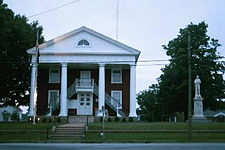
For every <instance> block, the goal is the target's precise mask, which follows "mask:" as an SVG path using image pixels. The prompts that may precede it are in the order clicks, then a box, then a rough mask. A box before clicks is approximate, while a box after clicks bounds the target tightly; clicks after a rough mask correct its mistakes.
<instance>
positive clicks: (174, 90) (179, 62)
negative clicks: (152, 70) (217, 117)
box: [159, 22, 225, 115]
mask: <svg viewBox="0 0 225 150" xmlns="http://www.w3.org/2000/svg"><path fill="white" fill-rule="evenodd" d="M207 27H208V26H207V24H206V23H205V22H201V23H199V24H193V23H191V24H189V25H188V26H187V27H186V28H184V29H180V32H179V35H178V36H177V37H176V38H175V39H173V40H171V41H169V43H168V44H167V45H166V46H165V45H164V46H163V48H164V49H165V50H166V54H167V55H168V56H170V57H171V60H170V64H169V65H167V66H165V68H163V69H162V72H163V73H162V75H161V76H160V77H159V89H160V90H159V97H160V100H159V103H160V104H162V105H163V108H164V111H163V112H164V113H165V114H169V115H172V114H174V113H175V112H185V114H187V104H188V102H187V97H188V69H187V68H188V34H189V33H190V36H191V62H192V63H191V65H192V98H193V97H194V84H193V81H194V79H195V78H196V75H199V76H200V79H201V81H202V84H201V95H202V97H203V98H204V100H203V104H204V109H211V110H216V109H220V106H222V105H221V104H220V102H218V99H220V98H224V97H225V96H224V90H225V82H224V80H223V74H224V72H225V64H224V62H222V61H220V59H221V58H222V56H220V55H219V54H218V53H217V48H218V47H219V46H220V44H219V43H218V40H216V39H214V38H210V37H209V36H208V35H207Z"/></svg>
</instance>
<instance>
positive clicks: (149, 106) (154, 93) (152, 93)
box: [137, 84, 161, 121]
mask: <svg viewBox="0 0 225 150" xmlns="http://www.w3.org/2000/svg"><path fill="white" fill-rule="evenodd" d="M158 93H159V87H158V85H157V84H152V85H151V86H149V89H148V90H144V91H141V92H140V93H138V95H137V102H138V104H139V105H140V114H144V115H145V118H144V119H146V120H147V121H156V120H157V121H159V120H160V119H161V112H160V110H161V107H160V105H159V103H158V100H159V97H158Z"/></svg>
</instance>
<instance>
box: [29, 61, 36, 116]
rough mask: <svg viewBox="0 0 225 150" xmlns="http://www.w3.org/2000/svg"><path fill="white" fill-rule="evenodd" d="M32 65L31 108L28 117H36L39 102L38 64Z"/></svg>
mask: <svg viewBox="0 0 225 150" xmlns="http://www.w3.org/2000/svg"><path fill="white" fill-rule="evenodd" d="M31 65H32V66H31V67H32V68H31V87H30V107H29V114H28V116H33V115H34V113H35V110H34V109H35V105H36V101H37V88H36V87H37V74H36V72H37V63H32V64H31Z"/></svg>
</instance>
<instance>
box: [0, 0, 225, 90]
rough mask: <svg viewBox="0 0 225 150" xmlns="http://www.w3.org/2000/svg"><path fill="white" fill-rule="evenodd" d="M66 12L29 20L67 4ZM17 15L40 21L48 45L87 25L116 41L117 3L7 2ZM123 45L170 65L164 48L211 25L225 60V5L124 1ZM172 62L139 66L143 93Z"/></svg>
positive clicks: (219, 1)
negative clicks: (189, 30) (191, 27)
mask: <svg viewBox="0 0 225 150" xmlns="http://www.w3.org/2000/svg"><path fill="white" fill-rule="evenodd" d="M72 1H73V2H74V3H71V4H70V5H67V6H65V7H62V8H60V9H56V10H54V11H50V12H48V13H44V14H41V15H38V16H34V17H29V16H32V15H35V14H38V13H41V12H44V11H47V10H50V9H53V8H56V7H59V6H62V5H64V4H67V3H70V2H72ZM3 2H4V3H6V4H8V7H9V8H10V9H12V10H13V11H14V12H15V14H20V15H25V16H26V17H29V22H33V21H35V20H38V22H39V24H40V25H41V26H42V27H43V28H44V31H43V35H44V37H45V40H46V41H48V40H50V39H53V38H55V37H57V36H59V35H62V34H64V33H67V32H69V31H71V30H74V29H76V28H79V27H81V26H86V27H88V28H91V29H93V30H95V31H97V32H99V33H101V34H104V35H106V36H109V37H111V38H113V39H115V38H116V10H117V9H116V8H117V0H77V1H74V0H63V1H62V0H4V1H3ZM118 14H119V15H118V16H119V17H118V20H119V22H118V41H120V42H122V43H124V44H126V45H128V46H131V47H133V48H135V49H138V50H140V51H141V55H140V57H139V60H140V61H141V60H168V59H169V57H168V56H167V55H166V51H165V50H164V49H163V48H162V45H166V44H167V43H168V42H169V41H170V40H172V39H173V38H175V37H176V36H177V35H178V33H179V29H180V28H185V27H186V26H187V25H188V24H189V23H190V22H193V23H199V22H201V21H205V22H206V23H207V24H208V26H209V27H208V35H209V36H211V37H213V38H216V39H219V42H220V44H222V46H221V47H220V48H219V50H218V52H219V53H220V54H221V55H222V56H225V0H119V13H118ZM167 63H168V62H167V61H162V62H158V61H155V62H148V63H138V65H137V89H136V91H137V93H138V92H140V91H142V90H144V89H148V86H149V85H151V84H153V83H156V82H157V80H156V79H157V78H158V77H159V76H160V74H161V73H162V72H161V68H163V67H164V66H165V64H167Z"/></svg>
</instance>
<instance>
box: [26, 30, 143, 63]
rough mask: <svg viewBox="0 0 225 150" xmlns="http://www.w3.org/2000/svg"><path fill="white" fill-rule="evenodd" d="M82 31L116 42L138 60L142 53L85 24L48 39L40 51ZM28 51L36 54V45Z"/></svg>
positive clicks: (41, 45)
mask: <svg viewBox="0 0 225 150" xmlns="http://www.w3.org/2000/svg"><path fill="white" fill-rule="evenodd" d="M82 31H86V32H88V33H90V34H92V35H94V36H96V37H98V38H100V39H103V40H105V41H108V42H109V43H112V44H114V45H116V46H118V47H121V48H123V49H125V50H127V51H129V52H130V53H131V54H133V55H135V56H136V60H137V59H138V57H139V55H140V51H139V50H137V49H134V48H132V47H130V46H127V45H125V44H123V43H121V42H118V41H116V40H114V39H112V38H110V37H108V36H105V35H103V34H101V33H98V32H96V31H94V30H92V29H89V28H87V27H85V26H82V27H80V28H78V29H75V30H73V31H70V32H68V33H66V34H63V35H61V36H58V37H56V38H54V39H52V40H49V41H47V42H45V43H42V44H40V45H39V49H40V53H41V49H43V48H45V47H48V46H50V45H52V44H55V43H57V42H60V41H62V40H64V39H66V38H68V37H71V36H72V35H75V34H77V33H80V32H82ZM27 53H28V54H36V47H33V48H30V49H28V50H27Z"/></svg>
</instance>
